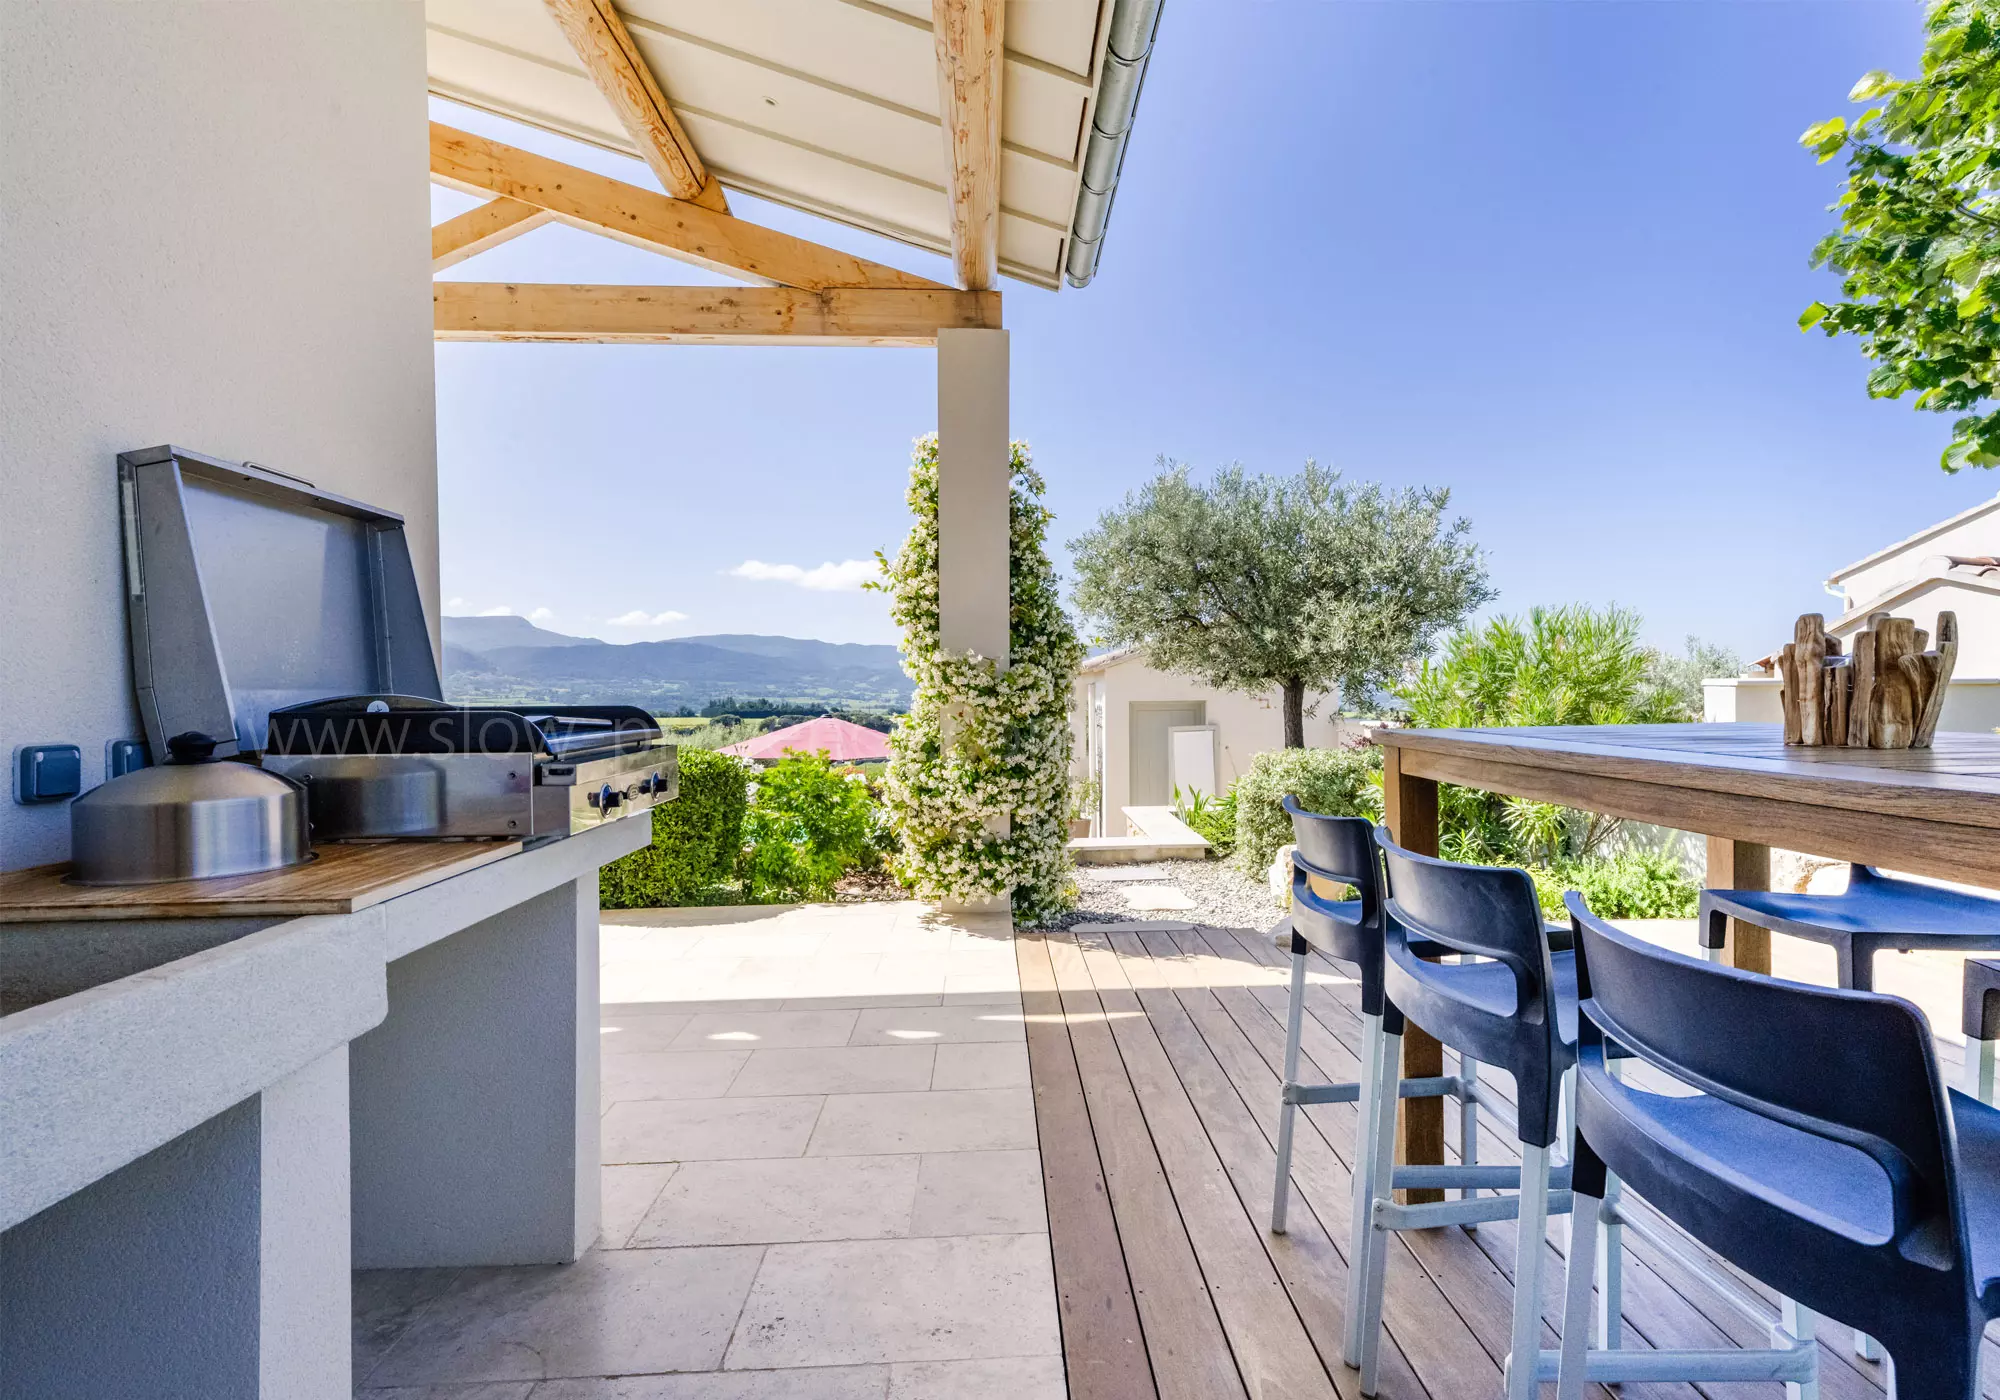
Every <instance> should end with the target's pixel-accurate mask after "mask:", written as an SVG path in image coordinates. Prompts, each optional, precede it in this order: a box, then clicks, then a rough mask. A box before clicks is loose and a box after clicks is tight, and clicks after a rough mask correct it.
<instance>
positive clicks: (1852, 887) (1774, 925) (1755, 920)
mask: <svg viewBox="0 0 2000 1400" xmlns="http://www.w3.org/2000/svg"><path fill="white" fill-rule="evenodd" d="M1730 919H1740V920H1742V921H1743V922H1744V923H1746V924H1754V925H1756V926H1757V927H1758V928H1767V929H1770V930H1771V931H1772V932H1774V933H1788V934H1790V935H1791V936H1792V937H1794V938H1806V939H1810V940H1812V941H1813V942H1815V943H1827V944H1831V945H1832V946H1833V952H1834V957H1835V959H1836V960H1837V961H1838V963H1839V966H1840V977H1839V985H1841V986H1843V987H1852V988H1855V989H1857V990H1860V991H1869V990H1871V989H1872V988H1873V987H1874V985H1875V955H1876V954H1877V953H1878V952H1881V951H1882V950H1883V949H1885V948H1947V949H1951V950H1953V951H1955V952H1961V953H1976V952H1992V951H2000V899H1988V898H1986V897H1985V896H1983V895H1976V894H1966V893H1965V892H1964V891H1962V890H1947V889H1939V888H1938V887H1937V886H1936V885H1924V884H1919V883H1918V882H1917V881H1915V880H1898V879H1896V878H1895V877H1894V876H1890V875H1884V874H1883V873H1882V872H1881V871H1879V870H1876V869H1874V868H1873V867H1871V866H1866V865H1855V866H1851V867H1849V871H1848V876H1847V889H1846V890H1845V891H1844V892H1843V893H1841V894H1790V893H1787V892H1785V891H1781V890H1704V891H1702V895H1701V907H1700V920H1699V925H1698V926H1699V928H1700V930H1701V946H1702V948H1703V949H1704V950H1705V951H1706V952H1707V953H1708V955H1709V956H1710V958H1711V960H1714V959H1716V958H1718V957H1719V956H1720V955H1721V952H1722V943H1723V937H1724V933H1725V931H1726V929H1727V921H1728V920H1730Z"/></svg>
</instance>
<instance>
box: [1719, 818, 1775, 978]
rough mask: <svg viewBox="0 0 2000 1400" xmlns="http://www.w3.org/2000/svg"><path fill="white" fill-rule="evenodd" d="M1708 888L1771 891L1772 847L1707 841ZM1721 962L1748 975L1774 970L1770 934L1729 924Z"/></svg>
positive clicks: (1723, 840)
mask: <svg viewBox="0 0 2000 1400" xmlns="http://www.w3.org/2000/svg"><path fill="white" fill-rule="evenodd" d="M1708 887H1709V888H1710V889H1712V890H1768V889H1769V888H1771V848H1770V847H1769V846H1759V845H1757V844H1756V843H1755V842H1752V841H1731V840H1728V839H1727V838H1725V837H1721V836H1711V837H1709V838H1708ZM1722 960H1723V961H1724V962H1726V963H1728V964H1729V965H1730V966H1731V967H1736V968H1741V969H1742V970H1743V971H1745V972H1761V973H1764V974H1765V975H1766V976H1768V975H1769V974H1770V971H1771V931H1770V930H1769V929H1763V928H1757V927H1755V926H1754V925H1751V924H1745V923H1741V922H1739V921H1738V920H1735V919H1731V920H1730V921H1729V934H1728V938H1727V940H1726V941H1725V942H1724V944H1723V948H1722Z"/></svg>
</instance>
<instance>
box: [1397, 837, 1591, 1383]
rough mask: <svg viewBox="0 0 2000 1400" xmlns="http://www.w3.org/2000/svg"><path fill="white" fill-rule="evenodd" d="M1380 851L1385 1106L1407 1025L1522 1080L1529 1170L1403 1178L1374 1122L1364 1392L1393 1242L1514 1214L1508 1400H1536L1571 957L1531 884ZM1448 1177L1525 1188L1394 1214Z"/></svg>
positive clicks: (1493, 870) (1558, 1181) (1521, 1128)
mask: <svg viewBox="0 0 2000 1400" xmlns="http://www.w3.org/2000/svg"><path fill="white" fill-rule="evenodd" d="M1375 843H1376V846H1377V847H1378V848H1379V849H1380V850H1381V852H1382V856H1383V867H1384V891H1385V894H1386V896H1387V898H1386V899H1385V901H1384V904H1383V911H1384V914H1385V918H1384V921H1383V944H1384V958H1383V970H1382V971H1383V988H1384V994H1385V1001H1384V1005H1383V1017H1382V1053H1381V1057H1380V1062H1379V1065H1378V1067H1377V1071H1376V1072H1377V1074H1378V1075H1379V1076H1380V1079H1381V1082H1382V1085H1383V1087H1382V1089H1380V1090H1378V1091H1377V1092H1378V1095H1379V1096H1380V1098H1381V1101H1382V1102H1384V1103H1385V1104H1387V1103H1393V1102H1394V1099H1393V1097H1391V1095H1392V1094H1393V1092H1394V1090H1393V1087H1392V1086H1393V1085H1394V1083H1395V1065H1396V1064H1397V1062H1398V1060H1399V1058H1400V1054H1401V1049H1402V1039H1403V1024H1404V1020H1405V1018H1407V1019H1408V1020H1409V1021H1411V1022H1414V1023H1415V1024H1417V1025H1419V1026H1421V1027H1422V1028H1423V1029H1425V1030H1426V1031H1429V1032H1430V1033H1431V1034H1432V1035H1434V1036H1436V1037H1437V1038H1438V1040H1439V1041H1441V1042H1443V1043H1444V1044H1445V1045H1448V1046H1450V1047H1451V1048H1452V1049H1453V1050H1456V1051H1457V1052H1459V1054H1461V1055H1464V1056H1469V1057H1471V1058H1472V1059H1474V1060H1477V1061H1479V1062H1480V1063H1482V1064H1488V1065H1493V1066H1495V1067H1497V1068H1499V1069H1503V1070H1505V1071H1507V1073H1509V1074H1511V1075H1512V1076H1513V1078H1514V1086H1515V1131H1516V1136H1517V1137H1518V1138H1519V1141H1520V1148H1521V1166H1520V1168H1519V1169H1518V1170H1516V1169H1512V1168H1493V1167H1486V1168H1480V1167H1470V1168H1466V1167H1460V1168H1456V1169H1454V1168H1449V1167H1444V1168H1437V1167H1433V1168H1421V1167H1419V1168H1409V1167H1405V1168H1404V1169H1403V1170H1402V1171H1395V1170H1394V1169H1393V1165H1392V1164H1393V1162H1394V1157H1395V1140H1396V1119H1395V1114H1393V1113H1379V1114H1377V1115H1376V1117H1375V1120H1374V1123H1373V1125H1372V1127H1373V1131H1374V1141H1373V1143H1372V1144H1371V1150H1372V1152H1373V1154H1374V1161H1373V1163H1372V1165H1371V1169H1370V1175H1369V1185H1370V1188H1371V1193H1372V1200H1371V1203H1370V1209H1369V1216H1368V1225H1369V1229H1368V1239H1367V1243H1366V1246H1365V1248H1362V1249H1360V1250H1359V1251H1358V1252H1359V1254H1360V1258H1361V1261H1362V1268H1363V1269H1364V1270H1365V1271H1366V1275H1367V1277H1366V1280H1365V1295H1364V1298H1363V1307H1364V1309H1365V1311H1364V1313H1363V1316H1362V1318H1361V1392H1362V1394H1364V1395H1372V1394H1374V1393H1375V1374H1376V1364H1377V1359H1378V1356H1379V1353H1380V1338H1381V1330H1382V1288H1383V1281H1384V1279H1383V1275H1384V1269H1385V1267H1386V1262H1387V1255H1388V1241H1389V1232H1390V1231H1392V1230H1423V1229H1433V1228H1436V1227H1437V1226H1440V1225H1462V1224H1469V1223H1472V1222H1475V1221H1480V1220H1503V1219H1507V1218H1510V1217H1511V1218H1514V1219H1517V1220H1518V1221H1519V1226H1518V1230H1517V1233H1518V1240H1517V1244H1516V1250H1515V1257H1514V1318H1513V1329H1512V1334H1511V1335H1512V1343H1513V1347H1512V1351H1511V1352H1510V1354H1509V1363H1508V1367H1507V1388H1506V1393H1507V1395H1508V1397H1509V1400H1532V1397H1534V1396H1535V1394H1536V1393H1537V1390H1538V1381H1537V1377H1538V1375H1539V1374H1540V1358H1541V1345H1540V1343H1541V1332H1542V1305H1541V1297H1542V1261H1543V1258H1544V1257H1545V1255H1546V1253H1547V1245H1546V1238H1545V1237H1546V1233H1547V1227H1548V1217H1549V1215H1550V1214H1551V1213H1553V1212H1560V1211H1564V1210H1567V1209H1568V1208H1569V1195H1568V1189H1567V1188H1568V1184H1569V1183H1568V1176H1569V1170H1568V1168H1567V1166H1565V1167H1564V1168H1563V1169H1561V1170H1560V1171H1559V1172H1553V1173H1552V1171H1551V1169H1550V1162H1549V1150H1550V1148H1551V1147H1552V1146H1554V1144H1555V1142H1556V1140H1557V1138H1558V1136H1560V1130H1559V1124H1560V1119H1561V1107H1560V1106H1561V1100H1562V1082H1563V1077H1564V1075H1565V1074H1566V1073H1567V1072H1568V1070H1569V1068H1570V1066H1571V1064H1572V1063H1574V1061H1575V1058H1576V965H1575V960H1574V955H1573V954H1571V953H1569V952H1568V951H1565V950H1558V949H1553V948H1551V946H1550V940H1549V930H1548V929H1546V928H1545V927H1544V925H1543V923H1542V911H1541V905H1540V902H1539V901H1538V900H1537V899H1536V897H1535V885H1534V881H1532V880H1530V879H1529V878H1528V876H1527V874H1526V872H1524V871H1520V870H1511V869H1506V868H1503V867H1497V866H1484V865H1457V864H1453V863H1452V862H1449V861H1443V860H1437V859H1434V858H1432V857H1429V856H1421V855H1417V854H1415V853H1414V852H1411V851H1406V850H1404V849H1403V848H1402V847H1401V846H1398V845H1397V844H1396V843H1395V842H1394V841H1393V840H1391V839H1390V837H1389V833H1388V831H1387V830H1386V829H1383V828H1378V829H1377V830H1376V832H1375ZM1565 941H1567V940H1565ZM1432 947H1436V948H1439V949H1443V950H1448V951H1450V952H1454V953H1460V954H1471V955H1473V956H1474V957H1476V958H1479V959H1481V960H1482V961H1478V962H1459V963H1442V962H1432V961H1429V960H1428V959H1427V957H1426V954H1427V953H1428V952H1429V950H1430V948H1432ZM1453 1171H1458V1172H1460V1173H1465V1174H1473V1175H1475V1176H1476V1177H1477V1178H1484V1177H1485V1176H1486V1175H1488V1174H1495V1175H1497V1174H1498V1173H1500V1172H1503V1171H1505V1172H1508V1173H1510V1175H1511V1176H1512V1178H1513V1179H1512V1181H1511V1182H1510V1183H1508V1184H1513V1185H1517V1186H1518V1188H1519V1189H1518V1191H1517V1192H1516V1194H1514V1195H1512V1196H1500V1197H1489V1198H1483V1199H1478V1200H1459V1201H1438V1202H1434V1203H1427V1204H1422V1205H1397V1204H1396V1203H1395V1201H1394V1200H1393V1199H1392V1198H1391V1195H1390V1192H1391V1190H1392V1188H1394V1187H1396V1186H1401V1185H1445V1184H1448V1183H1449V1181H1450V1179H1451V1178H1450V1175H1449V1174H1450V1173H1452V1172H1453ZM1432 1173H1435V1176H1434V1177H1433V1176H1431V1175H1430V1174H1432ZM1406 1176H1407V1177H1409V1178H1410V1179H1408V1180H1406ZM1426 1178H1429V1179H1426ZM1480 1184H1482V1185H1487V1184H1500V1183H1498V1182H1487V1181H1484V1180H1481V1182H1480ZM1516 1358H1524V1359H1525V1364H1516V1361H1515V1359H1516Z"/></svg>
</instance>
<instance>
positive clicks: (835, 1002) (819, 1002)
mask: <svg viewBox="0 0 2000 1400" xmlns="http://www.w3.org/2000/svg"><path fill="white" fill-rule="evenodd" d="M943 1000H944V997H943V994H942V993H939V992H900V993H897V994H895V995H893V996H892V995H888V994H886V993H881V992H869V993H865V994H862V995H859V996H845V997H837V996H810V997H786V998H785V1010H787V1011H812V1010H834V1009H844V1010H849V1011H867V1010H871V1009H874V1008H877V1007H899V1006H936V1005H938V1004H939V1003H940V1002H942V1001H943Z"/></svg>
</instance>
